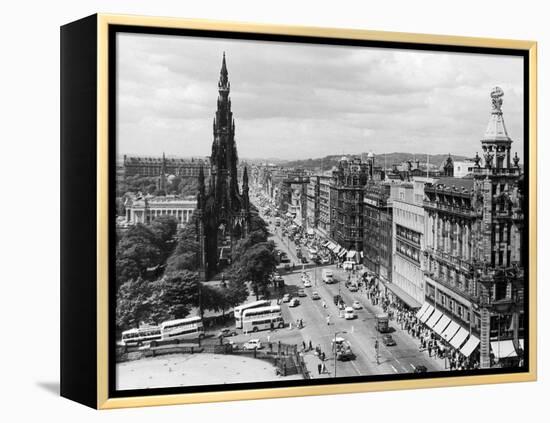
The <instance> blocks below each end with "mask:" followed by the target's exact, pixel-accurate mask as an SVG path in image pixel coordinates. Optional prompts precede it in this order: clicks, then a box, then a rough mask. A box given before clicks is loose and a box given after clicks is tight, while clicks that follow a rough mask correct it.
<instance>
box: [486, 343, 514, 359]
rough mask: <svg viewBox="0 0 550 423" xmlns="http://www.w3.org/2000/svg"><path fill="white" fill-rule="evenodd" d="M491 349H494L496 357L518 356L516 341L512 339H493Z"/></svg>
mask: <svg viewBox="0 0 550 423" xmlns="http://www.w3.org/2000/svg"><path fill="white" fill-rule="evenodd" d="M491 349H492V350H493V354H494V355H495V358H499V359H500V358H512V357H517V356H518V353H517V352H516V349H515V348H514V341H512V340H511V339H507V340H505V341H491Z"/></svg>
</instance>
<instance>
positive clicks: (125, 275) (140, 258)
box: [115, 223, 163, 285]
mask: <svg viewBox="0 0 550 423" xmlns="http://www.w3.org/2000/svg"><path fill="white" fill-rule="evenodd" d="M162 263H163V255H162V251H161V249H160V248H159V241H158V238H157V237H156V236H155V233H154V232H153V231H152V230H151V229H150V228H148V227H147V226H145V225H143V224H141V223H138V224H137V225H135V226H132V227H131V228H130V229H129V230H128V231H127V232H125V233H124V234H123V236H122V237H121V239H120V241H119V242H118V244H117V248H116V264H115V266H116V278H117V283H118V284H119V285H120V284H122V283H124V282H126V281H128V280H130V279H135V278H137V277H138V276H141V277H143V276H144V275H145V272H146V270H147V269H148V268H152V267H155V266H158V265H160V264H162Z"/></svg>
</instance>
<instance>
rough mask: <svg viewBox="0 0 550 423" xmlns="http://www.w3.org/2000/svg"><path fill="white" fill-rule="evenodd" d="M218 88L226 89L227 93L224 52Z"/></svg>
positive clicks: (227, 81)
mask: <svg viewBox="0 0 550 423" xmlns="http://www.w3.org/2000/svg"><path fill="white" fill-rule="evenodd" d="M218 88H226V89H227V91H229V78H228V74H227V64H226V63H225V51H224V52H223V59H222V68H221V70H220V81H219V82H218Z"/></svg>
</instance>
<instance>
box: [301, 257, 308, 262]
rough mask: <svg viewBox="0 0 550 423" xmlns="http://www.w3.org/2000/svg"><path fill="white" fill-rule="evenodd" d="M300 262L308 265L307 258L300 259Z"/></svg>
mask: <svg viewBox="0 0 550 423" xmlns="http://www.w3.org/2000/svg"><path fill="white" fill-rule="evenodd" d="M300 261H301V262H302V263H303V264H307V263H308V260H307V258H306V257H304V256H302V257H300Z"/></svg>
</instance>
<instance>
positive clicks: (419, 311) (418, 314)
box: [416, 303, 430, 319]
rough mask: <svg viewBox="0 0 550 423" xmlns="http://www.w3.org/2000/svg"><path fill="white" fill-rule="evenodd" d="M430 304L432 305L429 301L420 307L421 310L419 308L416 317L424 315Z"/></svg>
mask: <svg viewBox="0 0 550 423" xmlns="http://www.w3.org/2000/svg"><path fill="white" fill-rule="evenodd" d="M429 306H430V305H429V304H428V303H424V304H422V307H420V310H418V311H417V312H416V318H417V319H420V318H421V317H422V315H423V314H424V313H425V312H426V310H427V309H428V307H429Z"/></svg>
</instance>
